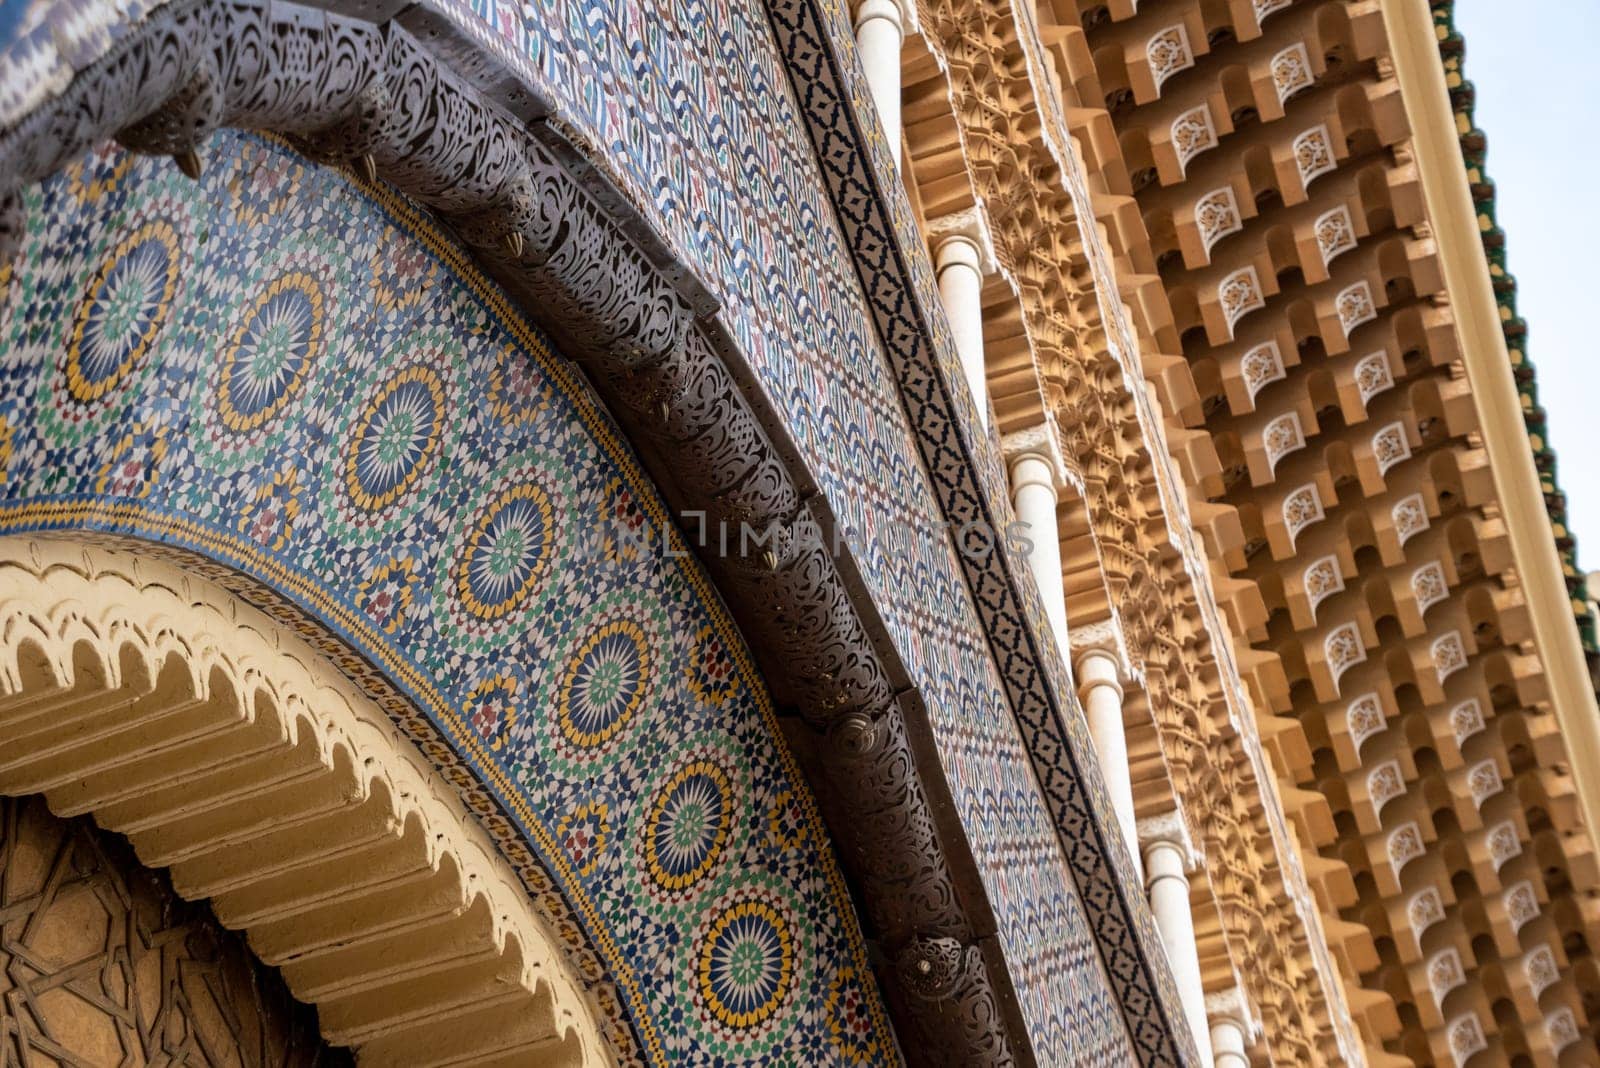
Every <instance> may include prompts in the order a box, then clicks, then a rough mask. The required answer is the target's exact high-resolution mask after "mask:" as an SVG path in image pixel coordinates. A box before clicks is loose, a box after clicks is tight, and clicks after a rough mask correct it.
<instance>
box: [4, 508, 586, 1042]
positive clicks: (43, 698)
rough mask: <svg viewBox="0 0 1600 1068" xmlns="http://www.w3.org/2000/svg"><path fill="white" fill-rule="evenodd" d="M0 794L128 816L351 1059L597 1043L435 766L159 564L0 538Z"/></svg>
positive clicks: (345, 691) (509, 878)
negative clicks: (243, 936)
mask: <svg viewBox="0 0 1600 1068" xmlns="http://www.w3.org/2000/svg"><path fill="white" fill-rule="evenodd" d="M0 793H4V794H9V795H13V796H24V795H30V794H43V795H44V797H45V799H46V801H47V802H48V803H49V805H50V808H51V810H52V811H53V812H55V813H56V814H57V815H58V816H65V817H73V816H84V815H92V816H93V817H94V819H95V821H96V822H97V823H98V824H100V826H102V827H104V828H106V829H107V830H111V831H116V832H118V833H120V834H123V835H126V836H127V838H128V840H129V841H130V842H131V843H132V845H133V848H134V850H135V852H136V853H137V855H138V857H139V860H140V861H141V862H142V863H143V864H145V865H146V866H148V867H151V868H160V869H165V870H166V871H167V872H169V873H170V876H171V880H172V885H173V888H174V889H175V890H176V891H177V892H178V893H179V894H180V895H181V896H183V897H184V898H187V899H189V900H201V899H205V900H208V901H209V902H210V905H211V908H212V910H213V911H214V912H215V914H216V917H217V919H218V920H220V921H221V922H222V923H223V924H224V925H225V926H227V927H229V928H232V929H235V930H240V931H243V932H245V933H246V934H247V935H248V938H249V942H250V946H251V948H252V950H253V951H254V953H255V955H256V956H257V957H258V958H259V959H260V960H261V961H262V962H264V963H266V964H269V965H273V966H276V967H277V968H278V969H280V971H281V973H282V975H283V977H284V979H285V981H286V982H287V983H288V985H289V988H290V990H291V991H292V992H293V993H294V995H295V996H296V997H297V998H298V999H300V1000H301V1001H303V1002H306V1003H308V1004H310V1005H313V1006H315V1007H316V1009H317V1012H318V1016H319V1020H320V1025H321V1031H322V1034H323V1036H324V1037H325V1038H326V1039H327V1040H328V1041H329V1042H332V1043H335V1044H337V1045H342V1046H349V1047H352V1048H353V1049H355V1050H356V1051H357V1052H358V1054H359V1055H360V1056H361V1058H362V1059H363V1060H364V1061H365V1062H367V1063H372V1064H394V1065H404V1064H416V1065H422V1064H446V1063H466V1062H468V1061H471V1062H473V1063H485V1064H487V1063H507V1064H510V1063H516V1064H538V1065H551V1066H559V1065H572V1066H576V1065H580V1064H608V1063H612V1057H611V1055H610V1052H609V1050H608V1047H607V1044H606V1043H605V1041H604V1039H603V1038H602V1036H601V1033H600V1030H599V1029H598V1027H597V1025H596V1018H595V1012H596V1010H595V1008H594V1007H593V1006H592V1005H591V1004H590V1002H589V1000H588V998H587V996H586V995H585V993H584V990H583V986H582V982H581V980H580V979H578V978H577V977H576V976H575V975H574V973H573V972H572V971H571V968H570V965H569V964H568V962H567V961H566V959H565V957H564V954H563V952H562V950H561V946H560V941H559V939H558V938H555V937H554V936H553V935H552V934H551V933H550V931H549V929H548V926H547V919H546V918H545V917H542V916H540V915H539V914H537V913H536V912H535V909H534V906H533V904H532V902H531V900H530V899H529V896H528V895H527V893H526V892H525V891H524V889H523V887H522V884H521V881H520V880H519V879H518V877H517V875H516V873H515V872H513V871H512V870H511V867H510V865H509V864H508V863H507V862H506V861H505V859H504V858H503V857H502V856H501V855H500V853H499V851H498V850H497V849H496V848H495V846H494V844H493V842H492V841H490V839H489V838H488V836H487V835H486V834H485V833H484V831H483V830H482V828H481V827H480V826H479V825H478V824H477V822H476V820H475V819H474V818H473V817H472V815H471V813H469V812H468V810H467V809H466V808H465V807H464V806H463V805H462V803H461V801H460V799H459V798H458V797H457V796H456V794H455V791H454V789H453V788H452V787H451V785H450V784H449V783H448V782H446V781H445V780H444V778H443V777H442V776H440V774H439V773H438V772H437V771H436V770H435V769H434V768H433V766H432V765H431V764H429V763H428V761H427V760H426V759H425V758H424V757H423V756H422V754H421V753H419V752H418V751H417V750H416V748H415V747H414V746H413V745H412V744H411V743H410V742H409V741H408V740H407V739H406V738H404V737H403V736H402V735H401V732H400V729H399V728H398V727H397V726H396V725H395V724H394V723H393V721H391V720H390V719H389V717H388V716H387V715H386V714H385V713H384V712H383V711H382V710H381V709H379V708H378V707H377V706H376V705H375V704H373V703H372V701H371V700H369V699H368V698H367V697H366V696H365V695H364V694H363V693H362V692H361V691H359V690H358V689H357V688H356V687H355V686H353V685H352V684H351V683H350V682H349V681H348V680H347V679H345V678H344V677H343V676H342V675H340V674H338V673H337V672H336V671H335V670H334V669H333V668H332V667H330V666H329V665H328V664H327V662H326V661H325V660H324V659H323V658H322V657H321V656H320V655H318V654H317V653H316V652H315V651H313V650H312V649H311V648H310V647H309V646H308V645H306V644H305V643H304V642H303V641H301V640H300V639H299V638H297V637H296V636H295V635H293V634H292V633H291V632H289V631H288V630H286V629H285V628H284V627H283V626H281V625H280V624H278V623H277V622H276V621H274V620H272V619H269V618H268V617H267V616H265V615H264V614H262V613H261V612H259V611H257V610H256V609H254V608H252V607H250V606H248V605H246V604H244V603H243V602H241V601H240V600H239V599H238V598H237V597H235V596H233V595H232V594H229V593H227V592H225V591H223V590H221V589H220V588H218V587H216V586H213V585H211V584H209V583H206V582H203V581H201V580H199V579H197V578H195V577H193V576H192V575H189V574H186V573H185V572H184V571H182V570H180V569H179V568H177V567H175V566H173V565H171V564H168V563H164V562H162V561H159V560H154V559H150V558H146V557H136V556H133V555H131V554H128V553H124V552H119V551H115V550H111V549H103V548H93V547H87V546H83V545H73V544H69V543H66V542H56V541H48V540H39V541H30V540H26V539H22V538H6V539H0Z"/></svg>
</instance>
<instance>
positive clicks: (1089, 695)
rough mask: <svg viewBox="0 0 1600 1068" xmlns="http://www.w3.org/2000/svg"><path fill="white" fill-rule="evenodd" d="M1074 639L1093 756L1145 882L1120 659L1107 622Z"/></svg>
mask: <svg viewBox="0 0 1600 1068" xmlns="http://www.w3.org/2000/svg"><path fill="white" fill-rule="evenodd" d="M1072 640H1073V653H1074V655H1075V657H1076V663H1075V667H1076V669H1077V670H1076V674H1077V678H1078V700H1080V701H1082V702H1083V710H1084V713H1085V714H1086V715H1087V716H1088V719H1089V734H1090V736H1091V737H1092V738H1094V750H1095V755H1096V756H1098V757H1099V758H1100V771H1101V774H1102V775H1104V777H1105V780H1106V791H1107V792H1108V793H1110V794H1111V805H1112V807H1113V808H1114V809H1115V810H1116V813H1117V823H1118V824H1119V825H1120V826H1121V828H1122V836H1123V839H1124V840H1125V841H1126V842H1127V844H1128V855H1129V856H1131V857H1132V858H1133V867H1134V871H1136V872H1138V873H1139V876H1140V878H1143V877H1144V862H1143V861H1144V858H1143V857H1141V856H1140V855H1139V827H1138V823H1137V821H1136V819H1135V817H1134V814H1133V774H1132V772H1131V771H1130V769H1129V768H1128V736H1127V734H1126V733H1125V731H1124V729H1123V725H1122V658H1121V657H1120V656H1118V655H1117V650H1116V646H1115V645H1114V644H1113V642H1114V640H1115V636H1114V635H1113V634H1112V633H1111V627H1110V625H1109V624H1106V623H1096V624H1094V625H1093V626H1092V627H1080V628H1078V629H1077V630H1076V631H1075V632H1074V633H1073V636H1072Z"/></svg>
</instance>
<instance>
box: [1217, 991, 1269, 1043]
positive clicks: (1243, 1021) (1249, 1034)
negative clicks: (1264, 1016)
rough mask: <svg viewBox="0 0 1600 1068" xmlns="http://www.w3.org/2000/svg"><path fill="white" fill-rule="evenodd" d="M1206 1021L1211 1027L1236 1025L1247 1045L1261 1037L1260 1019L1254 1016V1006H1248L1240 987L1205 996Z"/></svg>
mask: <svg viewBox="0 0 1600 1068" xmlns="http://www.w3.org/2000/svg"><path fill="white" fill-rule="evenodd" d="M1206 1019H1208V1020H1210V1021H1211V1023H1212V1025H1213V1026H1215V1025H1216V1024H1219V1023H1232V1024H1235V1025H1237V1026H1238V1028H1239V1031H1240V1033H1241V1034H1243V1035H1244V1036H1245V1041H1246V1044H1247V1045H1249V1044H1253V1043H1254V1042H1255V1041H1256V1040H1257V1039H1258V1038H1260V1037H1261V1018H1260V1017H1259V1016H1257V1015H1256V1011H1255V1006H1253V1005H1251V1004H1250V998H1249V996H1248V995H1246V994H1245V992H1244V990H1243V988H1241V987H1237V986H1230V987H1229V988H1228V989H1226V990H1219V991H1217V992H1216V993H1214V994H1207V995H1206Z"/></svg>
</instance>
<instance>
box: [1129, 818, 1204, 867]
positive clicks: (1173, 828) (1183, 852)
mask: <svg viewBox="0 0 1600 1068" xmlns="http://www.w3.org/2000/svg"><path fill="white" fill-rule="evenodd" d="M1139 846H1140V847H1141V848H1142V849H1143V850H1144V853H1145V856H1147V857H1152V856H1154V855H1155V854H1156V853H1158V852H1160V851H1161V850H1163V849H1171V850H1173V851H1174V852H1175V853H1176V854H1177V855H1178V858H1179V860H1180V861H1181V862H1182V865H1183V870H1184V871H1185V872H1189V871H1193V870H1194V869H1195V868H1198V867H1199V866H1200V860H1201V857H1200V851H1199V850H1197V849H1195V847H1194V839H1193V838H1192V837H1190V835H1189V824H1188V822H1187V821H1185V820H1184V818H1183V814H1182V813H1181V812H1179V811H1178V810H1177V809H1171V810H1170V811H1167V812H1163V813H1162V814H1161V815H1159V816H1146V817H1145V818H1144V819H1142V820H1140V821H1139ZM1151 866H1153V865H1147V867H1151Z"/></svg>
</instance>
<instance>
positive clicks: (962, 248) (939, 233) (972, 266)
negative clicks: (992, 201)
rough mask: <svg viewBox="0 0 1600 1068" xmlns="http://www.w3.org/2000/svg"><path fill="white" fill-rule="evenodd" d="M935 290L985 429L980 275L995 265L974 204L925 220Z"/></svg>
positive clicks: (981, 216) (984, 224) (985, 229)
mask: <svg viewBox="0 0 1600 1068" xmlns="http://www.w3.org/2000/svg"><path fill="white" fill-rule="evenodd" d="M928 239H929V241H931V242H932V243H933V265H934V268H935V269H936V270H937V271H938V272H939V295H940V296H941V297H943V298H944V314H945V318H947V319H949V320H950V332H951V333H952V334H954V335H955V342H956V352H957V353H958V354H959V355H960V357H961V370H962V371H963V372H964V373H965V375H966V379H967V388H968V389H970V390H971V391H972V399H973V401H975V402H976V403H977V406H978V424H979V425H980V426H981V427H982V428H983V429H984V430H988V429H989V384H988V375H987V371H986V369H985V364H984V358H983V277H984V275H986V274H989V273H991V272H992V271H994V269H995V263H994V243H993V241H991V239H990V237H989V224H988V223H987V222H986V221H985V219H984V214H983V210H982V209H981V208H979V207H977V206H973V207H971V208H968V209H967V210H965V211H958V212H956V213H954V214H952V215H946V216H943V217H942V218H938V219H934V220H933V221H932V222H930V223H928Z"/></svg>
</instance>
